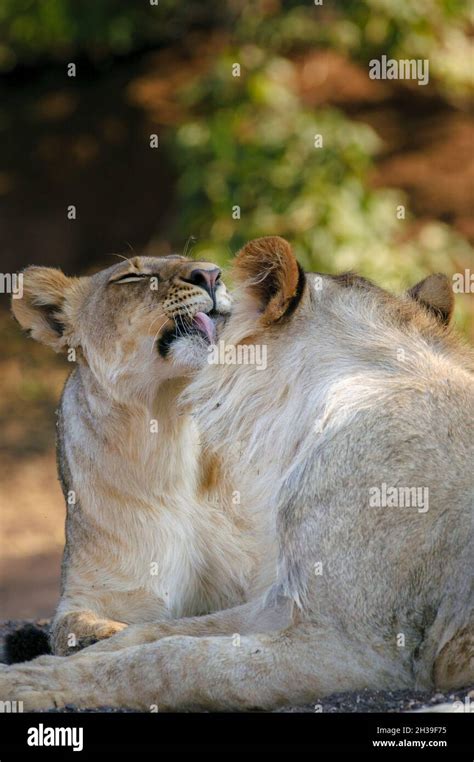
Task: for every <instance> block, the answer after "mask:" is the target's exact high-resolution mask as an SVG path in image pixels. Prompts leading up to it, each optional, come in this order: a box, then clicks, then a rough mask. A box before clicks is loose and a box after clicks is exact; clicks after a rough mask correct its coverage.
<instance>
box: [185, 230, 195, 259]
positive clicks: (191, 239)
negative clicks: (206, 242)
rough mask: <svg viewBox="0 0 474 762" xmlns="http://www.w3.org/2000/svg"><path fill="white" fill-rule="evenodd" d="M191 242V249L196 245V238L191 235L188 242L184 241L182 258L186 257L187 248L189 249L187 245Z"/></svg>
mask: <svg viewBox="0 0 474 762" xmlns="http://www.w3.org/2000/svg"><path fill="white" fill-rule="evenodd" d="M191 241H192V245H191V248H192V247H193V246H194V244H195V243H196V241H197V238H196V237H195V236H193V235H190V236H189V238H188V240H187V241H186V245H185V247H184V251H183V257H187V255H188V248H189V244H190V243H191ZM190 253H191V252H190Z"/></svg>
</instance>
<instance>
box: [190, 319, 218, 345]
mask: <svg viewBox="0 0 474 762" xmlns="http://www.w3.org/2000/svg"><path fill="white" fill-rule="evenodd" d="M193 322H194V325H196V326H197V327H198V328H199V330H200V331H202V332H203V334H204V335H205V336H207V338H208V339H209V343H210V344H214V341H215V338H216V327H215V325H214V322H213V320H211V318H210V317H209V315H206V313H205V312H196V314H195V315H194V320H193Z"/></svg>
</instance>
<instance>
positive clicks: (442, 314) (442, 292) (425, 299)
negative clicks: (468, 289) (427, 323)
mask: <svg viewBox="0 0 474 762" xmlns="http://www.w3.org/2000/svg"><path fill="white" fill-rule="evenodd" d="M408 295H409V296H410V297H411V298H412V299H415V300H416V301H417V302H419V303H420V304H421V305H422V306H423V307H425V309H427V310H428V311H429V312H431V314H432V315H434V316H435V317H436V319H437V320H438V321H439V322H440V323H442V324H443V325H448V323H449V321H450V320H451V317H452V314H453V309H454V294H453V289H452V286H451V282H450V280H449V278H447V277H446V275H443V274H442V273H436V274H435V275H428V277H427V278H425V279H424V280H422V281H420V282H419V283H417V284H416V286H413V287H412V288H410V289H409V291H408Z"/></svg>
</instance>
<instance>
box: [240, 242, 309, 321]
mask: <svg viewBox="0 0 474 762" xmlns="http://www.w3.org/2000/svg"><path fill="white" fill-rule="evenodd" d="M234 275H235V279H236V281H238V282H239V283H240V284H242V285H244V286H245V288H246V290H247V293H249V294H250V296H251V297H252V298H253V299H254V300H255V302H256V304H257V308H258V310H259V312H260V313H261V320H262V322H263V323H264V325H270V324H271V323H274V322H276V321H277V320H280V318H282V317H283V316H284V315H289V314H290V313H291V312H292V311H293V310H294V309H295V307H296V306H297V304H298V302H299V300H300V298H301V295H302V293H303V289H304V284H305V274H304V272H303V270H302V268H301V267H300V265H299V264H298V262H297V260H296V257H295V255H294V254H293V251H292V249H291V246H290V244H289V243H288V241H285V239H284V238H280V237H279V236H269V237H267V238H256V239H255V240H254V241H250V242H249V243H247V244H246V245H245V246H244V247H243V249H241V251H240V252H239V253H238V255H237V257H236V260H235V264H234Z"/></svg>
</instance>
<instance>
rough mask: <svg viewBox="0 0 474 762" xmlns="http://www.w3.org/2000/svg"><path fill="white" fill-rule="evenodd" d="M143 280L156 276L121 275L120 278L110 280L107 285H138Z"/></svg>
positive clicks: (150, 274) (144, 274) (146, 274)
mask: <svg viewBox="0 0 474 762" xmlns="http://www.w3.org/2000/svg"><path fill="white" fill-rule="evenodd" d="M144 278H158V276H157V275H154V274H153V273H128V274H127V275H122V277H120V278H116V279H112V280H110V281H109V283H112V284H119V283H120V284H121V283H138V282H139V281H141V280H143V279H144Z"/></svg>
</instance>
